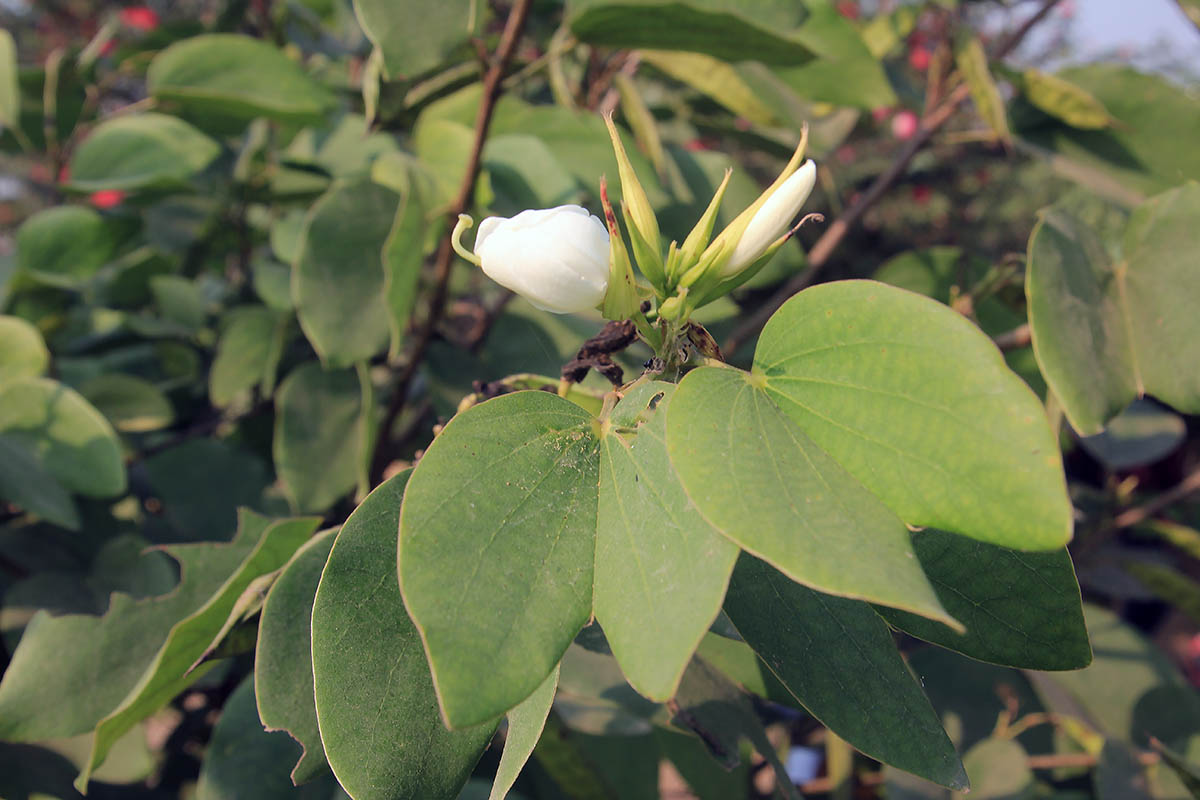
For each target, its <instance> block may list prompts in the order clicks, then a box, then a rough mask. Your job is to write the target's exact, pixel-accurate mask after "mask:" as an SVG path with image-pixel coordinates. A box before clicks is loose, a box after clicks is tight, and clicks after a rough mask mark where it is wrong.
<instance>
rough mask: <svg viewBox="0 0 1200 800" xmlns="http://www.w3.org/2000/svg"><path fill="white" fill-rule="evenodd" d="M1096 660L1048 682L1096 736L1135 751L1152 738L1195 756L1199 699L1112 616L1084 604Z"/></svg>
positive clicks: (1164, 660)
mask: <svg viewBox="0 0 1200 800" xmlns="http://www.w3.org/2000/svg"><path fill="white" fill-rule="evenodd" d="M1084 616H1085V618H1086V619H1087V623H1088V633H1089V635H1090V637H1091V641H1092V648H1093V649H1094V651H1095V654H1096V657H1095V660H1093V662H1092V664H1091V666H1089V667H1088V668H1087V669H1084V670H1079V671H1077V672H1056V673H1054V675H1053V676H1051V678H1052V680H1053V682H1054V683H1056V684H1058V685H1060V686H1062V687H1064V688H1066V689H1067V691H1069V692H1070V693H1071V695H1072V696H1073V697H1074V698H1075V699H1076V700H1077V701H1078V702H1079V703H1080V704H1081V705H1082V707H1083V709H1084V711H1085V712H1086V713H1087V714H1088V716H1089V717H1090V718H1091V720H1092V721H1093V722H1094V723H1095V724H1096V725H1097V726H1098V727H1099V729H1100V730H1101V732H1103V733H1106V734H1108V735H1110V736H1113V737H1115V738H1117V739H1120V740H1121V741H1123V742H1127V743H1130V744H1133V745H1136V746H1138V747H1146V746H1147V743H1148V737H1150V736H1154V737H1157V738H1158V739H1160V740H1162V741H1163V742H1165V743H1166V744H1167V745H1169V746H1171V747H1174V748H1175V749H1178V750H1179V751H1180V752H1182V753H1184V755H1185V756H1187V757H1189V758H1196V757H1197V756H1198V755H1200V728H1198V727H1197V722H1196V721H1197V720H1200V694H1197V692H1196V691H1195V690H1193V689H1192V688H1190V687H1189V686H1187V684H1186V682H1185V681H1184V680H1183V678H1182V677H1181V676H1180V675H1179V673H1178V672H1177V671H1176V669H1175V667H1174V666H1173V665H1172V664H1171V662H1170V661H1169V660H1168V659H1167V657H1166V656H1165V655H1164V654H1163V653H1162V652H1161V651H1159V650H1158V648H1157V647H1156V646H1155V645H1154V644H1153V643H1151V642H1149V641H1147V640H1146V639H1144V638H1143V637H1142V636H1141V635H1140V634H1138V633H1137V631H1136V630H1134V629H1133V628H1132V627H1130V626H1129V625H1127V624H1125V623H1124V622H1122V621H1121V620H1120V619H1119V618H1118V617H1117V616H1116V615H1115V614H1113V613H1112V612H1110V611H1107V610H1105V609H1102V608H1099V607H1097V606H1092V605H1085V606H1084Z"/></svg>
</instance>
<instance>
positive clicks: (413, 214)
mask: <svg viewBox="0 0 1200 800" xmlns="http://www.w3.org/2000/svg"><path fill="white" fill-rule="evenodd" d="M425 233H426V226H425V208H424V207H423V206H422V205H421V203H420V201H419V199H418V197H417V193H416V192H415V191H411V190H410V191H409V192H408V193H407V194H405V195H404V197H403V198H402V199H401V200H400V203H399V205H398V206H397V207H396V217H395V219H394V220H393V221H392V229H391V231H390V232H389V233H388V235H387V239H386V240H385V241H384V243H383V249H382V252H381V254H380V261H381V264H382V266H383V292H384V297H385V299H386V302H387V310H388V323H389V328H390V330H391V346H390V348H389V353H390V355H392V356H396V355H398V354H399V353H400V345H401V343H402V342H403V341H404V335H405V332H406V331H407V329H408V318H409V316H410V315H411V314H412V310H413V306H414V305H415V304H416V302H417V287H418V284H419V282H420V278H421V266H422V265H423V264H424V262H425V251H424V242H425Z"/></svg>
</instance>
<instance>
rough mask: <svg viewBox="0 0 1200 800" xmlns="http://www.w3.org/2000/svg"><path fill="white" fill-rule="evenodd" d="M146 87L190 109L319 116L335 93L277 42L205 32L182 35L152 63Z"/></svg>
mask: <svg viewBox="0 0 1200 800" xmlns="http://www.w3.org/2000/svg"><path fill="white" fill-rule="evenodd" d="M146 88H147V89H148V91H149V92H150V94H151V95H152V96H154V97H155V98H156V99H158V100H159V101H167V102H171V103H177V104H179V105H180V106H182V107H183V108H184V109H186V110H187V111H188V112H189V114H192V115H196V116H203V115H206V114H213V115H215V116H218V117H237V118H239V119H244V120H249V119H251V118H253V117H260V116H262V117H270V118H272V119H278V120H283V121H289V122H306V121H314V122H315V121H318V120H319V119H320V118H321V116H322V115H323V114H324V112H325V111H326V110H327V109H328V108H329V107H330V106H332V105H333V102H334V98H333V94H332V93H331V92H330V91H329V90H328V89H326V88H325V87H324V86H322V85H321V84H319V83H317V82H316V81H314V80H313V79H312V78H310V77H309V76H307V75H306V74H304V71H303V70H302V69H301V68H300V66H299V65H298V64H297V63H296V62H295V61H293V60H291V59H290V58H288V57H287V56H286V55H284V53H283V52H282V51H281V50H280V49H279V48H277V47H275V46H274V45H272V44H268V43H267V42H262V41H259V40H257V39H252V38H250V37H249V36H239V35H234V34H220V33H213V34H204V35H201V36H193V37H191V38H189V39H183V40H181V41H179V42H176V43H175V44H173V45H171V46H170V47H168V48H167V49H165V50H163V51H162V52H161V53H159V54H158V55H157V56H155V58H154V60H153V61H152V62H150V69H149V71H148V72H147V73H146Z"/></svg>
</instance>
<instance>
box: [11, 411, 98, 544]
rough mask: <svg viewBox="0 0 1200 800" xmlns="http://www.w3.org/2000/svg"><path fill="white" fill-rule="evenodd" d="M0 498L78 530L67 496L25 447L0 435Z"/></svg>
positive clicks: (76, 519) (72, 504) (74, 513)
mask: <svg viewBox="0 0 1200 800" xmlns="http://www.w3.org/2000/svg"><path fill="white" fill-rule="evenodd" d="M0 498H2V499H4V500H7V501H9V502H12V503H15V504H16V505H18V506H20V507H21V508H23V509H25V510H26V511H28V512H29V513H31V514H36V515H37V516H39V517H41V518H43V519H45V520H46V521H47V522H53V523H54V524H55V525H61V526H62V527H64V528H70V529H71V530H73V531H77V530H79V512H78V511H77V510H76V508H75V502H74V501H73V500H72V499H71V495H70V493H69V492H68V491H67V490H66V489H64V488H63V486H62V484H60V483H59V482H58V481H56V480H55V479H54V476H53V475H51V474H50V472H49V471H48V470H47V469H46V468H45V467H44V466H42V464H41V463H40V462H39V461H38V458H37V456H35V455H34V454H33V451H32V450H31V449H30V447H29V446H28V443H27V442H25V441H22V440H21V439H20V438H18V437H13V436H9V435H8V434H4V433H0Z"/></svg>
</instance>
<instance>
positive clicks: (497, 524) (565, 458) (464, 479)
mask: <svg viewBox="0 0 1200 800" xmlns="http://www.w3.org/2000/svg"><path fill="white" fill-rule="evenodd" d="M596 424H597V423H596V420H595V418H594V417H592V416H591V415H590V414H588V413H587V412H585V411H583V410H582V409H580V408H579V406H577V405H575V404H574V403H572V402H570V401H568V400H563V399H562V398H560V397H558V396H556V395H553V394H550V393H548V392H528V391H526V392H516V393H513V394H508V395H503V396H501V397H497V398H495V399H494V400H489V401H487V402H485V403H481V404H480V405H477V406H474V407H472V408H470V409H468V410H467V411H465V412H463V413H461V414H459V415H457V416H456V417H454V419H452V420H451V421H450V423H449V424H448V425H446V428H445V429H444V430H443V431H442V432H441V434H440V435H439V436H438V437H437V439H435V440H434V442H433V444H432V445H430V447H429V449H428V450H427V451H426V453H425V455H424V456H423V457H422V458H421V460H420V462H419V463H418V465H417V467H416V469H415V470H414V472H413V477H412V481H411V483H410V485H409V488H408V492H407V493H406V495H405V499H404V511H403V513H402V515H401V519H400V549H399V565H400V586H401V589H402V591H403V594H404V603H405V605H406V606H407V607H408V611H409V614H410V615H411V616H412V618H413V622H414V623H416V626H417V629H418V630H419V631H420V632H421V637H422V639H423V641H424V643H425V649H426V652H427V653H428V654H429V663H430V666H431V667H432V670H433V681H434V686H435V687H436V689H437V694H438V702H439V704H440V706H441V709H442V714H443V716H444V718H445V719H446V721H447V722H448V723H449V725H450V726H451V727H455V728H458V727H463V726H467V725H475V724H478V723H481V722H484V721H485V720H488V719H492V718H494V717H496V716H497V715H499V714H502V713H504V712H505V711H507V710H508V709H510V708H512V707H513V706H515V705H516V704H517V703H519V702H521V701H522V700H524V699H525V698H526V697H528V696H529V695H530V694H531V693H532V692H533V691H534V689H536V688H537V687H538V686H539V685H540V684H541V683H542V681H543V680H544V679H545V677H546V676H547V675H548V674H549V673H550V671H551V670H552V669H553V668H554V665H555V664H557V663H558V661H559V659H561V658H562V655H563V652H564V651H566V649H567V646H568V645H569V644H570V643H571V640H572V639H573V638H575V634H576V633H578V632H579V630H580V629H581V628H582V627H583V625H584V623H586V622H587V620H588V617H590V616H591V613H592V573H593V569H592V567H593V560H594V549H595V534H596V513H597V494H598V491H597V487H598V484H599V461H600V457H599V450H600V442H599V441H598V440H597V438H596V436H595V433H594V430H595V427H596ZM468 608H469V609H471V613H470V614H464V613H463V611H464V610H465V609H468Z"/></svg>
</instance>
